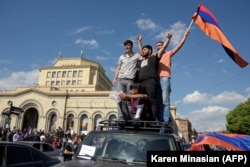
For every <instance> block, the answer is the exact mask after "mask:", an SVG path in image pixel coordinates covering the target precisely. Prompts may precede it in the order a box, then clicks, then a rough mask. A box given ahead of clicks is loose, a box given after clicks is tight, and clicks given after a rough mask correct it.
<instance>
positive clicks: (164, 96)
mask: <svg viewBox="0 0 250 167" xmlns="http://www.w3.org/2000/svg"><path fill="white" fill-rule="evenodd" d="M189 33H190V29H187V30H186V31H185V33H184V35H183V37H182V39H181V41H180V43H179V44H178V45H177V46H175V47H174V48H173V49H172V50H170V51H165V53H164V54H163V55H162V57H161V59H160V62H159V66H158V76H159V78H158V79H159V86H158V89H157V110H158V111H157V113H159V114H158V115H157V120H158V121H160V122H163V123H164V124H167V125H169V123H170V92H171V83H170V79H171V58H172V57H173V56H174V55H175V54H176V53H177V52H178V51H179V50H180V49H181V47H182V46H183V44H184V43H185V41H186V38H187V36H188V34H189ZM162 47H163V42H162V41H159V42H157V43H156V48H157V50H160V49H161V48H162Z"/></svg>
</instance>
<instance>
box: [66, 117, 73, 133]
mask: <svg viewBox="0 0 250 167" xmlns="http://www.w3.org/2000/svg"><path fill="white" fill-rule="evenodd" d="M73 127H74V115H73V114H69V115H68V116H67V130H69V129H73Z"/></svg>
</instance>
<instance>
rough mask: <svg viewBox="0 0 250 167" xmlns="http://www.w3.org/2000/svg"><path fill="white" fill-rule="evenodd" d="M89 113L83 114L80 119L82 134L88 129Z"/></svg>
mask: <svg viewBox="0 0 250 167" xmlns="http://www.w3.org/2000/svg"><path fill="white" fill-rule="evenodd" d="M88 119H89V118H88V115H87V114H83V115H82V116H81V119H80V121H81V122H80V132H81V133H80V134H82V133H83V132H84V131H87V129H88Z"/></svg>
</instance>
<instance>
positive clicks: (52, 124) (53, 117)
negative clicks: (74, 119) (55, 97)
mask: <svg viewBox="0 0 250 167" xmlns="http://www.w3.org/2000/svg"><path fill="white" fill-rule="evenodd" d="M56 121H57V115H56V114H55V113H53V114H51V115H50V125H49V130H50V132H56Z"/></svg>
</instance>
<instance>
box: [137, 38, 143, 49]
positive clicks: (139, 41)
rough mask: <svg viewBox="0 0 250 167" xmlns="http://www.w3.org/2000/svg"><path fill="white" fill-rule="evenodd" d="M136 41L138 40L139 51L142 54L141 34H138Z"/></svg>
mask: <svg viewBox="0 0 250 167" xmlns="http://www.w3.org/2000/svg"><path fill="white" fill-rule="evenodd" d="M137 42H138V49H139V53H140V54H142V35H138V37H137Z"/></svg>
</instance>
